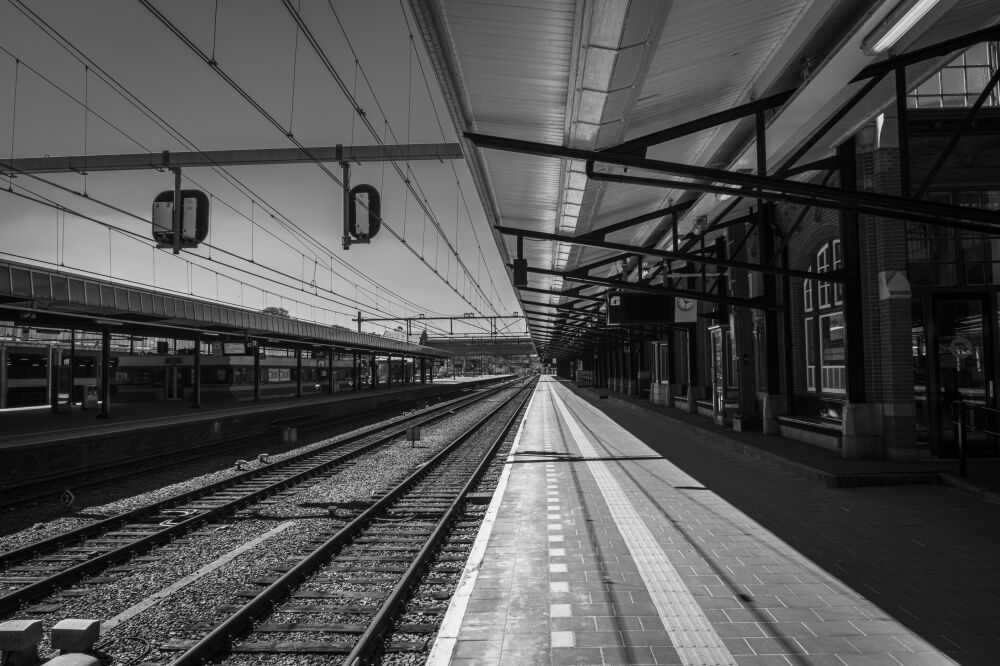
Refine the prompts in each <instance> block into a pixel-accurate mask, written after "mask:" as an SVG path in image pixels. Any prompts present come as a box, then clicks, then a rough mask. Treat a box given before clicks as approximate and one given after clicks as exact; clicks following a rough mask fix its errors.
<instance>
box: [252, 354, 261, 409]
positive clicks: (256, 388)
mask: <svg viewBox="0 0 1000 666" xmlns="http://www.w3.org/2000/svg"><path fill="white" fill-rule="evenodd" d="M253 401H254V402H260V342H259V341H256V340H255V341H254V343H253Z"/></svg>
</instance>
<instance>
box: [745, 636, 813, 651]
mask: <svg viewBox="0 0 1000 666" xmlns="http://www.w3.org/2000/svg"><path fill="white" fill-rule="evenodd" d="M743 640H745V641H746V643H747V645H749V646H750V649H752V650H753V652H754V654H801V653H802V652H804V650H803V648H802V646H801V645H799V644H798V643H797V642H796V641H795V639H793V638H784V637H778V638H772V637H764V638H756V637H751V638H745V639H743Z"/></svg>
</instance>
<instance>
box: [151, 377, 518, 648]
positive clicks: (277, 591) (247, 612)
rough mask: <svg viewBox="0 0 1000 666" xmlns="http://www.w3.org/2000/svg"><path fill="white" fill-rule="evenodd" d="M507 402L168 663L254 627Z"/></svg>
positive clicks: (225, 645) (227, 642) (218, 645)
mask: <svg viewBox="0 0 1000 666" xmlns="http://www.w3.org/2000/svg"><path fill="white" fill-rule="evenodd" d="M522 390H524V389H522ZM515 395H516V394H515ZM512 399H513V398H512ZM509 402H510V401H509V400H508V401H504V403H502V404H501V405H499V406H497V407H496V409H494V410H493V411H491V412H490V414H489V415H487V416H486V417H485V418H484V419H482V420H481V421H480V422H479V423H476V424H474V425H472V426H471V427H470V428H469V429H468V430H466V431H465V432H463V433H462V434H461V435H459V436H458V437H456V438H455V439H454V440H453V441H452V443H451V444H449V445H448V446H446V447H445V448H443V449H442V450H441V451H439V452H438V453H437V454H436V455H435V456H434V457H433V458H431V459H430V460H428V461H427V462H426V463H424V464H423V465H421V466H420V467H419V468H418V469H417V470H416V471H414V472H413V473H412V474H410V475H409V476H407V477H406V478H405V479H404V480H403V481H401V482H400V483H398V484H397V485H396V487H395V488H393V489H392V490H390V491H389V492H387V493H386V494H385V495H383V496H382V497H381V498H380V499H379V500H377V501H376V502H375V503H374V504H372V505H371V506H370V507H368V508H367V509H365V510H364V511H362V512H361V513H360V514H359V515H358V516H357V517H355V518H354V519H353V520H352V521H351V522H349V523H348V524H347V525H344V526H343V527H342V528H340V529H339V530H338V531H337V532H336V533H334V534H333V535H332V536H331V537H330V538H328V539H327V540H326V541H324V542H323V543H322V544H320V545H319V546H317V547H316V548H315V549H314V550H313V551H312V552H311V553H310V554H309V555H306V556H305V557H304V558H303V559H302V560H300V561H299V562H298V563H297V564H295V565H294V566H292V567H291V568H290V569H289V570H288V571H287V572H285V573H284V574H282V575H281V576H280V577H278V579H277V580H275V581H274V582H273V583H271V584H270V585H268V586H267V587H266V588H264V589H263V590H262V591H261V592H260V593H259V594H258V595H257V596H255V597H254V598H253V599H251V600H250V601H248V602H246V603H245V604H244V605H243V606H241V607H240V609H239V610H237V611H236V612H235V613H233V614H232V615H230V616H229V617H228V618H227V619H226V620H224V621H223V622H222V623H221V624H219V625H218V626H217V627H216V628H215V629H213V630H212V631H210V632H209V633H208V634H206V635H205V636H203V637H202V638H201V639H200V640H199V641H198V642H197V643H195V644H194V645H193V646H191V647H190V648H188V650H187V651H185V652H184V653H183V654H181V655H179V656H178V657H177V658H176V659H174V660H173V661H171V662H170V664H169V666H194V665H195V664H202V663H205V662H206V661H208V660H209V659H211V658H213V657H214V656H215V655H217V654H218V653H220V652H223V651H225V650H228V649H229V648H230V647H231V645H232V641H233V640H234V639H235V638H237V637H239V636H242V635H244V634H245V633H247V631H248V629H250V628H252V627H253V624H254V622H255V621H256V620H257V619H258V618H260V617H261V616H263V615H264V614H265V613H268V612H269V611H270V610H271V609H272V608H273V607H274V605H275V604H277V603H278V602H279V601H281V600H282V599H283V598H285V597H287V596H288V595H289V594H290V593H291V591H292V590H293V589H294V588H296V587H298V586H299V585H300V584H302V583H303V582H305V581H306V580H307V579H308V578H309V576H310V575H311V574H312V573H313V572H315V571H316V570H317V569H319V568H320V567H321V566H322V565H323V564H324V563H325V562H326V561H327V560H328V559H329V558H330V557H331V556H332V555H333V553H335V552H337V551H339V550H340V549H341V548H343V547H344V546H346V545H347V544H348V543H349V542H350V541H351V540H353V539H354V538H355V537H356V536H357V535H358V533H360V532H361V531H362V530H364V529H365V528H366V527H368V524H369V523H371V522H372V520H373V519H374V518H375V517H376V516H378V514H379V513H381V512H382V511H383V510H384V509H386V508H388V507H389V506H391V505H392V504H394V503H395V502H396V500H398V499H399V498H400V497H401V496H403V495H404V494H405V493H407V492H408V491H409V490H410V489H411V488H412V486H414V485H415V484H416V483H417V482H419V481H420V480H421V479H422V478H423V477H424V476H426V474H427V473H428V472H429V471H431V470H432V469H433V468H434V467H436V466H437V465H438V464H440V463H441V462H442V461H444V460H445V459H447V458H448V456H449V455H451V453H452V452H453V451H454V450H455V449H457V448H458V447H460V446H461V445H462V444H463V443H464V442H465V440H466V439H468V438H469V437H471V436H472V435H473V434H474V433H475V432H476V431H478V430H479V428H480V427H482V423H483V422H484V421H486V420H488V419H489V418H490V417H491V416H493V415H494V414H495V413H497V412H499V411H500V410H501V409H503V408H504V407H505V406H506V405H507V404H509Z"/></svg>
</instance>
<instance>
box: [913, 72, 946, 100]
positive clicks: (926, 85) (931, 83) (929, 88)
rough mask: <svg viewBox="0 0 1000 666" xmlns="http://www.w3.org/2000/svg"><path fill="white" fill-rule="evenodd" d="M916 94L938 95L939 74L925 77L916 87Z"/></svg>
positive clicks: (939, 86) (939, 85)
mask: <svg viewBox="0 0 1000 666" xmlns="http://www.w3.org/2000/svg"><path fill="white" fill-rule="evenodd" d="M917 94H918V95H940V94H941V76H940V75H939V74H935V75H934V76H932V77H931V78H929V79H927V80H926V81H924V82H923V83H921V84H920V86H919V87H917Z"/></svg>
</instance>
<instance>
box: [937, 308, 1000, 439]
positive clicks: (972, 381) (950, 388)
mask: <svg viewBox="0 0 1000 666" xmlns="http://www.w3.org/2000/svg"><path fill="white" fill-rule="evenodd" d="M993 296H994V295H993V294H992V293H960V294H934V295H932V296H931V297H930V298H929V299H928V300H929V306H930V312H929V314H930V315H931V316H930V317H928V319H929V321H928V324H929V326H928V329H929V330H928V333H929V335H928V345H927V351H928V358H927V365H928V371H929V372H928V377H927V380H928V381H927V389H928V391H927V398H928V405H927V406H928V412H929V413H928V416H929V417H930V419H929V423H928V426H929V428H928V430H929V440H930V445H931V452H932V453H933V454H934V455H936V456H944V457H952V456H956V455H958V427H957V425H956V423H955V420H954V417H953V413H952V410H953V407H952V405H953V403H954V402H955V401H957V400H961V401H962V402H964V403H966V404H968V405H974V406H975V407H983V408H989V409H995V408H996V407H997V401H996V388H995V387H996V383H995V374H996V372H995V370H996V369H995V365H994V364H995V355H994V351H993V349H994V346H995V344H996V339H997V338H996V325H995V321H996V317H995V314H994V310H995V308H994V305H993V300H994V298H993ZM967 414H969V415H970V416H971V418H970V421H971V423H970V425H972V426H974V427H977V428H985V429H987V430H992V431H996V429H997V428H996V421H997V419H996V417H995V415H993V414H992V413H991V412H988V411H986V410H985V409H976V408H973V409H971V410H970V411H968V412H967ZM966 452H967V454H968V455H974V456H976V455H978V456H995V455H996V454H997V437H996V436H994V435H989V434H986V433H984V432H977V431H970V432H967V433H966Z"/></svg>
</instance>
